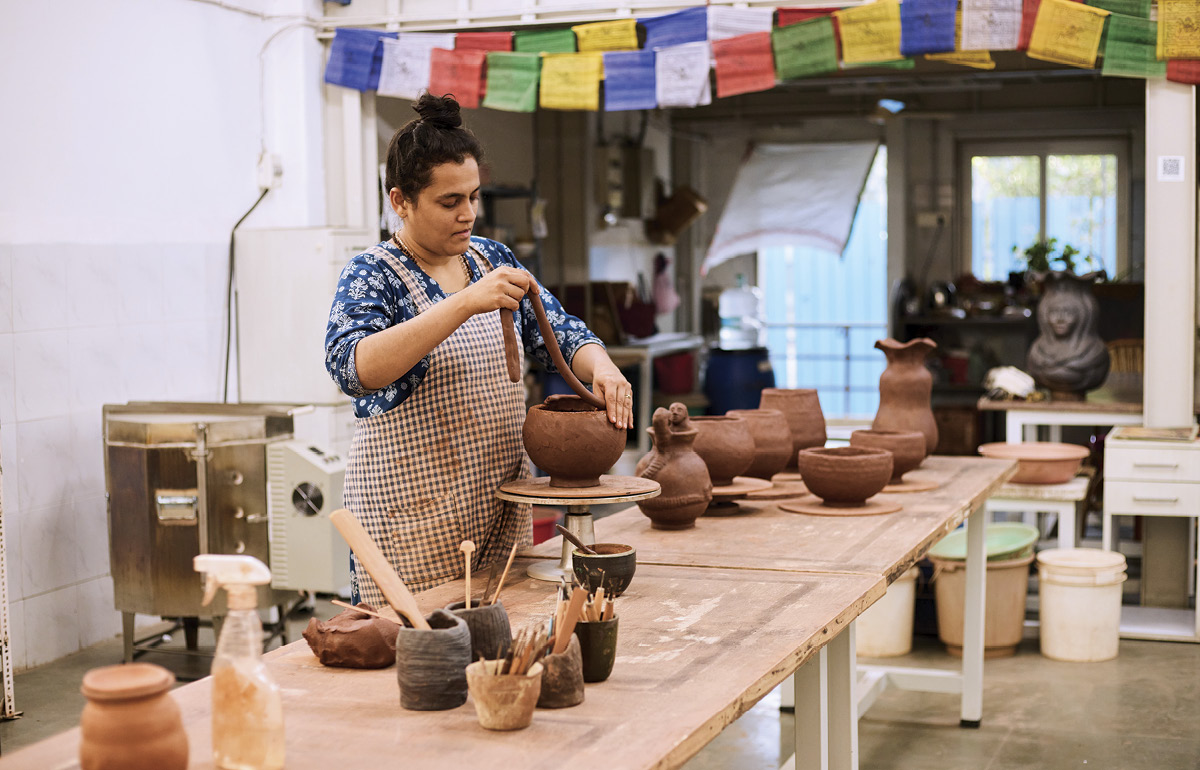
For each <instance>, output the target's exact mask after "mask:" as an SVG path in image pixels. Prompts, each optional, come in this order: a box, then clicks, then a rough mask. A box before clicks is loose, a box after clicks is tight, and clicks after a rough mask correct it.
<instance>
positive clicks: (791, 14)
mask: <svg viewBox="0 0 1200 770" xmlns="http://www.w3.org/2000/svg"><path fill="white" fill-rule="evenodd" d="M837 10H841V9H840V8H824V7H822V8H780V9H779V14H778V16H777V17H776V18H777V19H778V21H779V23H778V24H776V25H775V26H777V27H787V26H791V25H792V24H799V23H800V22H802V21H808V20H809V19H817V18H820V17H821V16H828V17H829V18H830V19H831V20H832V21H833V42H834V45H836V46H837V57H838V59H839V60H840V59H841V58H842V30H841V28H840V27H838V20H837V17H836V16H834V15H833V12H834V11H837Z"/></svg>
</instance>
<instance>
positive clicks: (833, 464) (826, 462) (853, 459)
mask: <svg viewBox="0 0 1200 770" xmlns="http://www.w3.org/2000/svg"><path fill="white" fill-rule="evenodd" d="M797 465H798V467H799V468H800V475H801V476H802V477H803V478H804V484H805V486H807V487H808V491H809V492H812V493H813V494H814V495H816V496H817V497H819V498H821V499H822V500H824V501H825V503H826V504H828V505H840V506H847V505H862V504H863V503H864V502H866V500H867V498H869V497H871V496H872V495H874V494H876V493H877V492H879V491H880V490H881V489H883V488H884V487H885V486H887V483H888V480H889V479H890V478H891V477H892V453H891V452H889V451H887V450H886V449H866V448H864V447H856V446H839V447H813V448H811V449H802V450H800V453H799V455H798V456H797Z"/></svg>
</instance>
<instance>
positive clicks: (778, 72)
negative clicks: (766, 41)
mask: <svg viewBox="0 0 1200 770" xmlns="http://www.w3.org/2000/svg"><path fill="white" fill-rule="evenodd" d="M771 48H772V49H773V50H774V52H775V76H776V77H777V78H779V79H780V80H793V79H795V78H802V77H806V76H811V75H820V74H822V73H825V72H836V71H837V41H836V40H835V39H834V36H833V20H832V19H831V18H830V17H828V16H823V17H820V18H816V19H809V20H808V21H802V22H800V23H799V24H790V25H788V26H786V27H776V28H775V29H773V30H771Z"/></svg>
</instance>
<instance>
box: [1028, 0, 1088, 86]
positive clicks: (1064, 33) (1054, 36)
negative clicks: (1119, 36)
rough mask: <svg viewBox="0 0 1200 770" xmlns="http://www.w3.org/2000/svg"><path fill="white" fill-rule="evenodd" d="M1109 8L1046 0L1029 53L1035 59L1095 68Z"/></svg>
mask: <svg viewBox="0 0 1200 770" xmlns="http://www.w3.org/2000/svg"><path fill="white" fill-rule="evenodd" d="M1106 16H1108V11H1105V10H1103V9H1101V8H1093V7H1092V6H1090V5H1084V4H1083V3H1074V2H1071V1H1070V0H1042V4H1041V6H1040V7H1039V8H1038V12H1037V18H1036V19H1034V22H1033V35H1032V36H1031V37H1030V38H1029V50H1028V51H1026V53H1027V54H1028V55H1029V56H1031V57H1032V58H1034V59H1041V60H1042V61H1052V62H1057V63H1059V64H1069V65H1070V66H1072V67H1084V68H1087V69H1091V68H1092V67H1095V66H1096V53H1097V52H1098V51H1099V50H1100V36H1101V35H1102V34H1104V18H1105V17H1106Z"/></svg>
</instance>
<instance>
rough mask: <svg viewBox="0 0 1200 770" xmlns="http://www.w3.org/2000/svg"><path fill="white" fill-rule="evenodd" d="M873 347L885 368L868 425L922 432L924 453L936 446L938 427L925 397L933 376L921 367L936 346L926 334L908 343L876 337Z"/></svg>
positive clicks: (880, 428)
mask: <svg viewBox="0 0 1200 770" xmlns="http://www.w3.org/2000/svg"><path fill="white" fill-rule="evenodd" d="M875 347H877V348H879V349H880V350H882V351H883V354H884V355H885V356H887V368H886V369H884V370H883V374H881V375H879V410H878V411H876V412H875V421H874V422H873V423H871V427H872V428H874V429H875V430H895V431H910V430H919V431H921V433H923V434H925V454H926V455H931V454H933V451H934V450H935V449H937V443H938V429H937V423H936V422H935V421H934V419H933V409H932V407H930V403H929V399H930V396H931V394H932V393H933V375H932V374H930V372H929V370H928V369H926V368H925V359H926V358H928V357H929V354H930V353H931V352H933V351H934V350H936V349H937V343H936V342H934V341H933V340H931V339H928V338H926V337H920V338H918V339H915V340H910V341H909V342H897V341H896V340H894V339H891V338H888V339H886V340H879V341H878V342H876V343H875Z"/></svg>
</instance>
